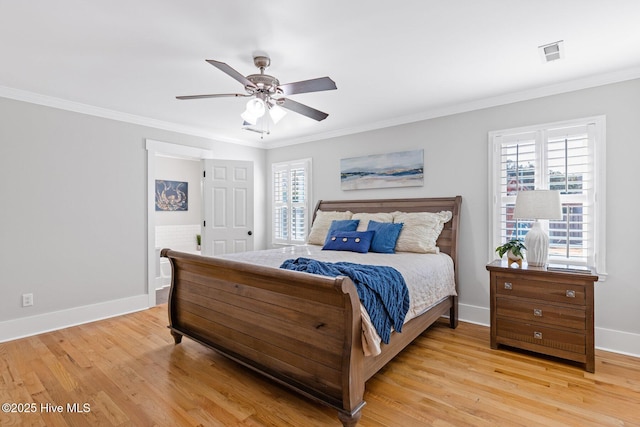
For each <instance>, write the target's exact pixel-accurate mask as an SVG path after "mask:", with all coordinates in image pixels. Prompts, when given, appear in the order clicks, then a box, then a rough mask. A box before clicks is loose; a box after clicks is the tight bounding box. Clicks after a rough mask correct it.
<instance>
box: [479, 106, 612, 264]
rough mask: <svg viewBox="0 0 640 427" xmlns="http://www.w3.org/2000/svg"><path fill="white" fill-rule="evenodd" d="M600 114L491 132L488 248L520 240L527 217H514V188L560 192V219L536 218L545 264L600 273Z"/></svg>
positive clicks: (602, 224) (528, 224)
mask: <svg viewBox="0 0 640 427" xmlns="http://www.w3.org/2000/svg"><path fill="white" fill-rule="evenodd" d="M604 120H605V119H604V117H602V116H600V117H596V118H589V119H582V120H575V121H571V122H562V123H554V124H547V125H541V126H534V127H530V128H521V129H512V130H504V131H499V132H490V134H489V139H490V143H491V156H490V157H491V166H490V171H491V172H490V173H491V178H490V181H491V183H490V185H491V187H492V198H493V200H492V203H491V206H492V209H491V230H492V238H491V239H490V240H491V241H490V243H491V252H492V257H495V252H494V250H495V248H496V247H497V246H499V245H501V244H503V243H505V242H506V241H509V240H511V239H515V238H518V239H524V236H525V235H526V233H527V232H528V230H529V229H530V228H531V226H532V223H533V222H532V221H528V220H515V219H514V218H513V210H514V207H515V200H516V195H517V194H518V192H519V191H529V190H534V189H551V190H559V191H560V200H561V202H562V211H563V218H562V219H561V220H551V221H541V223H542V226H543V228H546V230H547V232H548V233H549V262H550V263H558V264H568V265H588V266H595V267H596V268H597V270H598V273H600V274H605V273H604V272H605V264H604V261H605V248H604V232H605V230H604V227H605V221H604V188H605V187H604V155H605V151H604V141H605V138H604V135H605V128H604V126H605V121H604Z"/></svg>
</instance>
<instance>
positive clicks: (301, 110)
mask: <svg viewBox="0 0 640 427" xmlns="http://www.w3.org/2000/svg"><path fill="white" fill-rule="evenodd" d="M278 105H280V106H281V107H282V108H286V109H287V110H290V111H294V112H296V113H298V114H302V115H303V116H307V117H309V118H311V119H314V120H317V121H321V120H324V119H326V118H327V117H328V116H329V115H328V114H327V113H323V112H322V111H320V110H316V109H315V108H311V107H309V106H307V105H304V104H300V103H299V102H296V101H292V100H290V99H287V98H282V99H279V100H278Z"/></svg>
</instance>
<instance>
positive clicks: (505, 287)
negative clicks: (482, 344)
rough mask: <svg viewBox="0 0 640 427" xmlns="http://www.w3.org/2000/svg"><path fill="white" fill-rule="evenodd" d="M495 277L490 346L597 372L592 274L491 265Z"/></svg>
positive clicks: (542, 268) (495, 263) (493, 281)
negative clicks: (573, 363) (557, 359)
mask: <svg viewBox="0 0 640 427" xmlns="http://www.w3.org/2000/svg"><path fill="white" fill-rule="evenodd" d="M487 270H489V273H490V276H491V285H490V291H491V292H490V293H491V348H498V346H499V345H500V344H503V345H507V346H510V347H516V348H520V349H524V350H530V351H534V352H537V353H542V354H547V355H550V356H555V357H560V358H563V359H568V360H573V361H576V362H581V363H584V367H585V370H587V371H589V372H594V370H595V350H594V333H593V284H594V282H596V281H597V280H598V276H596V275H595V274H594V272H593V270H587V271H585V272H574V271H570V270H562V271H557V270H550V269H548V268H547V267H529V266H527V265H526V264H523V267H522V268H511V267H508V266H507V264H506V262H503V261H501V260H495V261H493V262H491V263H490V264H487Z"/></svg>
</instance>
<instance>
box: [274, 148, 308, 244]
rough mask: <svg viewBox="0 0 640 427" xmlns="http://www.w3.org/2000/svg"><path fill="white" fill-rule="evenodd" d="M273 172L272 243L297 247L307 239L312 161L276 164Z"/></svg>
mask: <svg viewBox="0 0 640 427" xmlns="http://www.w3.org/2000/svg"><path fill="white" fill-rule="evenodd" d="M272 172H273V242H274V243H276V244H300V243H304V242H305V241H306V239H307V233H308V231H307V230H308V217H309V203H310V201H311V199H310V191H309V190H310V185H309V182H310V173H311V160H310V159H305V160H298V161H293V162H287V163H277V164H274V165H273V166H272Z"/></svg>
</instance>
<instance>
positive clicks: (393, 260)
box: [222, 245, 456, 355]
mask: <svg viewBox="0 0 640 427" xmlns="http://www.w3.org/2000/svg"><path fill="white" fill-rule="evenodd" d="M222 257H223V258H227V259H233V260H237V261H243V262H250V263H252V264H259V265H265V266H270V267H279V266H280V265H281V264H282V262H283V261H285V260H287V259H290V258H294V259H295V258H298V257H305V258H313V259H316V260H318V261H324V262H339V261H345V262H354V263H358V264H369V265H385V266H391V267H394V268H395V269H396V270H398V271H399V272H400V273H401V274H402V276H403V277H404V280H405V282H406V283H407V288H408V289H409V300H410V306H409V311H408V312H407V316H406V317H405V323H406V322H408V321H409V320H411V319H413V318H414V317H416V316H419V315H420V314H422V313H423V312H424V311H426V310H427V309H428V308H430V307H431V306H433V305H434V304H436V303H438V302H440V301H442V300H443V299H444V298H447V297H448V296H450V295H456V290H455V281H454V272H453V261H452V260H451V257H449V255H447V254H443V253H440V254H417V253H411V252H398V253H395V254H380V253H373V252H369V253H366V254H360V253H356V252H347V251H323V250H322V246H318V245H303V246H287V247H283V248H278V249H268V250H264V251H254V252H240V253H235V254H226V255H223V256H222ZM361 312H362V313H363V315H362V317H363V346H364V348H365V354H367V355H377V354H380V337H379V336H378V334H377V332H376V331H375V328H373V326H372V324H371V320H370V319H369V316H368V314H367V313H366V311H365V310H364V307H362V310H361Z"/></svg>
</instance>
